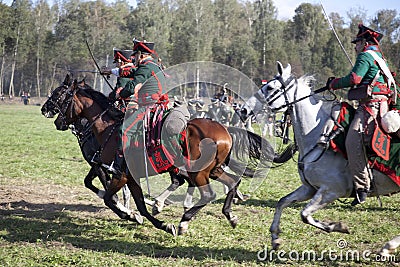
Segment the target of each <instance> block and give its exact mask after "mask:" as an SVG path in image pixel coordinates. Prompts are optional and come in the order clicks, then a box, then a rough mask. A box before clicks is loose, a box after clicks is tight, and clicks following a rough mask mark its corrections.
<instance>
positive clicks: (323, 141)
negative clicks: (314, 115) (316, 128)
mask: <svg viewBox="0 0 400 267" xmlns="http://www.w3.org/2000/svg"><path fill="white" fill-rule="evenodd" d="M330 140H331V139H330V138H329V134H321V137H320V138H319V139H318V141H317V145H318V146H319V147H322V148H324V149H327V148H328V147H329V141H330Z"/></svg>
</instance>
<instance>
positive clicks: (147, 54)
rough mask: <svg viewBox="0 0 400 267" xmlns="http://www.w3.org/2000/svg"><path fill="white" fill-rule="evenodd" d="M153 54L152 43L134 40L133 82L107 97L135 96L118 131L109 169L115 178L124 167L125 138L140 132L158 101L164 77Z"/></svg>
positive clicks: (126, 141)
mask: <svg viewBox="0 0 400 267" xmlns="http://www.w3.org/2000/svg"><path fill="white" fill-rule="evenodd" d="M153 54H155V51H154V43H151V42H146V41H143V42H141V41H137V40H134V47H133V55H134V56H135V59H136V64H137V67H136V69H135V70H134V74H133V79H132V80H129V81H127V82H126V84H125V86H124V87H123V89H122V90H120V91H113V92H111V94H110V96H109V97H110V98H111V99H119V98H127V97H130V96H135V97H136V99H137V102H138V105H139V107H138V109H137V110H136V111H135V112H134V113H133V114H131V115H130V116H128V117H127V116H126V118H129V120H130V121H125V122H124V124H123V127H122V129H121V130H120V132H119V140H118V150H117V153H116V157H115V160H114V163H113V165H112V167H111V168H110V169H111V171H112V172H113V173H114V174H115V175H117V176H120V175H121V171H122V170H123V169H124V167H125V165H126V162H125V158H124V154H123V151H124V150H125V149H126V148H127V147H128V146H130V145H131V144H130V142H129V139H130V138H131V137H132V136H135V135H139V134H141V133H142V128H143V117H144V113H145V112H146V109H147V108H148V107H150V106H151V105H153V104H155V103H156V102H158V101H160V100H161V99H160V98H161V97H162V91H163V87H164V86H165V76H164V73H163V71H162V67H161V66H160V65H159V64H158V62H157V60H156V59H155V58H154V57H153ZM125 120H126V119H125Z"/></svg>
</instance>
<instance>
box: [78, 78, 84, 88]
mask: <svg viewBox="0 0 400 267" xmlns="http://www.w3.org/2000/svg"><path fill="white" fill-rule="evenodd" d="M78 85H79V86H84V85H85V78H83V79H82V81H80V82H78Z"/></svg>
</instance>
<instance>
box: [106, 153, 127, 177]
mask: <svg viewBox="0 0 400 267" xmlns="http://www.w3.org/2000/svg"><path fill="white" fill-rule="evenodd" d="M125 167H126V162H125V157H124V154H123V153H119V152H117V154H116V155H115V159H114V161H113V162H112V163H111V165H110V168H109V169H108V170H109V171H110V172H111V173H112V174H113V178H114V177H116V178H118V179H121V175H122V172H123V170H124V169H125Z"/></svg>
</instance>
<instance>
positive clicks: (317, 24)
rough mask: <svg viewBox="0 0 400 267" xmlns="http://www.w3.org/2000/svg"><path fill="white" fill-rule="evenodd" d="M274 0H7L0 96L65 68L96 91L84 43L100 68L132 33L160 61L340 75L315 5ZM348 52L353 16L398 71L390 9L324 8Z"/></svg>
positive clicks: (343, 65) (343, 63)
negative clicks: (285, 9) (285, 67)
mask: <svg viewBox="0 0 400 267" xmlns="http://www.w3.org/2000/svg"><path fill="white" fill-rule="evenodd" d="M277 15H278V10H277V8H276V7H275V6H274V3H273V1H272V0H256V1H254V0H252V1H250V0H202V1H198V0H138V1H137V6H136V7H132V6H129V4H128V2H127V1H126V0H117V1H116V2H114V3H108V2H107V1H105V0H97V1H83V0H55V1H53V3H52V5H49V3H48V2H47V1H45V0H37V1H35V2H32V1H30V0H14V1H13V2H12V4H11V5H10V6H7V5H5V4H3V3H0V21H1V25H2V27H1V28H0V94H1V95H3V94H4V95H11V96H18V95H20V94H21V93H22V91H28V92H30V94H31V96H38V97H43V96H47V94H48V93H49V92H50V90H51V89H53V88H55V87H56V86H58V85H59V83H60V82H61V81H62V80H63V78H64V77H65V75H66V73H67V72H72V73H75V75H77V76H80V77H84V76H85V77H86V80H87V81H88V82H89V83H91V84H92V85H94V87H96V88H99V87H102V86H103V83H102V79H101V77H100V75H99V74H98V73H97V70H96V68H95V67H94V64H93V60H92V59H91V57H90V55H89V52H88V49H87V47H86V40H87V41H88V43H89V44H90V46H91V50H92V51H93V53H94V56H95V58H96V60H97V61H98V63H99V65H100V66H102V65H109V66H112V65H113V62H112V61H113V54H112V53H113V48H114V47H116V48H119V49H131V48H132V39H133V37H136V38H138V39H146V40H148V41H153V42H155V43H156V51H157V53H158V56H159V57H160V58H161V59H162V61H163V63H164V65H166V66H167V67H168V66H172V65H176V64H180V63H185V62H191V61H213V62H217V63H222V64H226V65H228V66H230V67H233V68H236V69H238V70H240V71H241V72H243V73H244V74H246V75H247V76H248V77H250V78H251V79H253V81H254V82H255V83H256V84H260V83H261V80H262V79H269V78H271V77H272V76H274V75H275V74H276V67H275V65H276V61H277V60H279V61H281V62H283V63H290V64H291V65H292V69H293V71H294V73H296V74H297V75H298V76H300V75H303V74H313V75H315V77H316V78H317V81H318V82H319V83H320V84H324V83H325V81H326V79H327V78H328V77H330V76H342V75H346V74H347V73H348V72H349V70H350V68H351V65H350V62H349V60H348V58H347V57H346V55H345V53H344V52H343V51H342V49H341V47H340V45H339V43H338V41H337V40H336V37H335V36H334V34H333V32H332V30H331V27H330V25H329V23H328V21H327V19H326V18H325V16H324V13H323V12H322V8H321V6H320V5H313V4H310V3H302V4H300V5H299V6H298V7H297V8H296V9H295V15H294V16H293V17H292V18H291V19H289V20H287V21H283V20H279V19H278V16H277ZM329 18H330V20H331V21H332V24H333V26H334V29H335V30H336V32H337V35H338V36H339V38H340V40H341V42H342V44H343V46H344V48H345V50H346V51H347V53H348V55H349V57H350V58H351V59H353V60H354V59H355V52H354V45H352V44H351V43H350V41H351V39H352V38H354V36H355V34H356V33H357V32H358V28H357V26H358V24H359V23H360V22H362V23H364V25H366V26H368V27H371V28H373V29H375V30H378V31H380V32H382V33H383V34H384V35H385V37H384V38H383V40H382V41H381V48H382V50H383V52H384V55H385V57H386V58H387V60H388V62H389V64H390V67H391V70H392V71H395V72H399V68H400V58H399V56H398V55H399V52H400V43H399V40H400V17H399V15H398V13H397V10H390V9H382V10H377V11H376V13H375V16H374V17H373V18H368V17H367V12H366V10H363V9H351V10H349V11H348V12H347V17H346V18H344V17H341V16H340V15H339V14H338V13H336V12H333V13H330V14H329Z"/></svg>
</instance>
